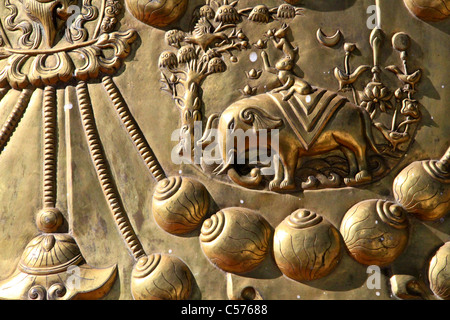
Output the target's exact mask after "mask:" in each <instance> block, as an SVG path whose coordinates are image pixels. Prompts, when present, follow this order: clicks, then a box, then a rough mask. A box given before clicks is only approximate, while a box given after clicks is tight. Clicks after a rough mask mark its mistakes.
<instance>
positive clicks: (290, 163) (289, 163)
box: [280, 150, 298, 190]
mask: <svg viewBox="0 0 450 320" xmlns="http://www.w3.org/2000/svg"><path fill="white" fill-rule="evenodd" d="M283 160H284V180H283V181H282V182H281V184H280V188H281V189H283V190H290V189H295V180H294V176H295V170H296V169H297V162H298V152H297V150H295V152H292V151H291V153H289V154H287V155H285V156H284V157H282V161H283Z"/></svg>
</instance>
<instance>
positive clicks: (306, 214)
mask: <svg viewBox="0 0 450 320" xmlns="http://www.w3.org/2000/svg"><path fill="white" fill-rule="evenodd" d="M273 252H274V258H275V262H276V264H277V266H278V268H279V269H280V271H281V272H282V273H283V274H284V275H285V276H286V277H288V278H290V279H293V280H295V281H300V282H304V281H312V280H316V279H319V278H322V277H324V276H326V275H328V274H329V273H331V271H332V270H334V268H335V267H336V266H337V264H338V263H339V260H340V257H341V238H340V235H339V232H338V230H337V229H336V228H335V227H334V226H333V225H332V224H331V223H329V222H328V221H327V220H325V219H323V218H322V216H320V215H318V214H316V213H315V212H311V211H309V210H306V209H299V210H296V211H294V212H293V213H292V214H291V215H289V216H288V217H286V218H285V219H284V220H283V221H282V222H281V223H280V224H279V225H278V226H277V228H276V229H275V234H274V248H273Z"/></svg>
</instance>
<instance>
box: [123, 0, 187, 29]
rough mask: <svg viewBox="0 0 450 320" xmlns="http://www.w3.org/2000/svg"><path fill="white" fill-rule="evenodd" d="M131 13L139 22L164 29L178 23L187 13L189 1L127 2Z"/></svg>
mask: <svg viewBox="0 0 450 320" xmlns="http://www.w3.org/2000/svg"><path fill="white" fill-rule="evenodd" d="M125 2H126V4H127V8H128V10H129V11H130V13H131V14H132V15H133V16H134V17H135V18H136V19H138V20H139V21H141V22H144V23H146V24H148V25H150V26H152V27H157V28H162V27H166V26H168V25H170V24H171V23H173V22H175V21H177V20H178V19H179V18H181V17H182V16H183V15H184V13H185V12H186V9H187V5H188V2H189V1H188V0H158V1H157V0H126V1H125Z"/></svg>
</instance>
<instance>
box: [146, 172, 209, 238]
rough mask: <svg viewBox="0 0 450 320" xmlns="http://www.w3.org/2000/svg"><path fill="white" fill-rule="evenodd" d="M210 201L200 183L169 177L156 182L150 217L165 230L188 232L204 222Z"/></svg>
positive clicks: (178, 232)
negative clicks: (151, 215)
mask: <svg viewBox="0 0 450 320" xmlns="http://www.w3.org/2000/svg"><path fill="white" fill-rule="evenodd" d="M209 201H210V200H209V193H208V190H206V188H205V186H204V185H203V184H201V183H200V182H198V181H196V180H194V179H190V178H186V177H184V178H182V177H180V176H176V177H169V178H167V179H163V180H161V181H159V182H158V184H157V185H156V190H155V192H154V194H153V202H152V211H153V217H154V218H155V221H156V223H157V224H158V225H159V226H160V227H161V228H162V229H163V230H165V231H167V232H168V233H171V234H184V233H189V232H191V231H193V230H195V229H196V228H197V227H199V226H200V224H201V223H202V222H203V218H204V217H205V215H206V214H207V213H208V210H209Z"/></svg>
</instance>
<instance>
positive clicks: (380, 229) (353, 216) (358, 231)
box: [340, 200, 409, 266]
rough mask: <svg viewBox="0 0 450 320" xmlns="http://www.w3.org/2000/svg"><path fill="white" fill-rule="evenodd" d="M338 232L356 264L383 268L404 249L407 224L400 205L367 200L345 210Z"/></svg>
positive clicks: (406, 240) (407, 236) (407, 229)
mask: <svg viewBox="0 0 450 320" xmlns="http://www.w3.org/2000/svg"><path fill="white" fill-rule="evenodd" d="M340 231H341V234H342V236H343V238H344V242H345V244H346V246H347V249H348V251H349V253H350V255H351V256H352V257H353V258H354V259H355V260H356V261H358V262H359V263H362V264H365V265H378V266H386V265H388V264H390V263H392V262H393V261H394V260H395V259H396V258H397V257H398V256H399V255H400V254H401V253H402V252H403V250H404V249H405V248H406V245H407V243H408V238H409V223H408V220H407V217H406V211H405V210H404V209H403V208H402V207H401V206H400V205H398V204H396V203H394V202H391V201H385V200H366V201H362V202H359V203H357V204H356V205H354V206H353V207H351V208H350V209H349V210H348V211H347V213H346V214H345V216H344V218H343V220H342V223H341V227H340Z"/></svg>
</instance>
